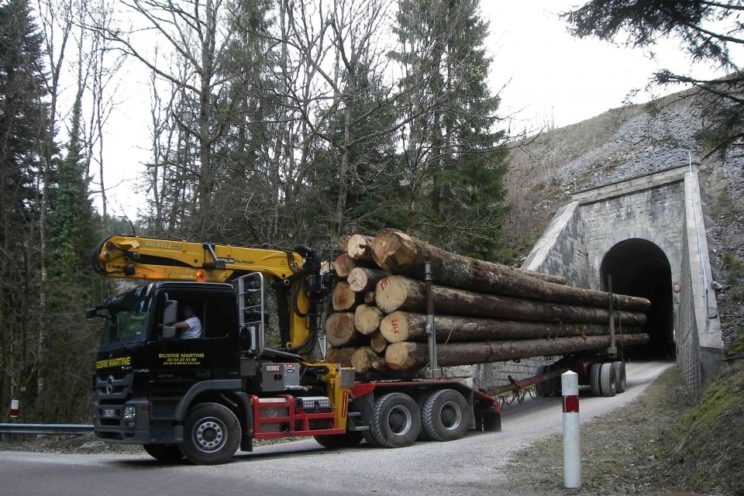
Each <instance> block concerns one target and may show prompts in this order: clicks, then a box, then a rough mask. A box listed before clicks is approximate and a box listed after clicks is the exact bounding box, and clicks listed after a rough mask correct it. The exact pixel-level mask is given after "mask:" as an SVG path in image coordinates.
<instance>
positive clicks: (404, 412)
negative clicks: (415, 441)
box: [387, 405, 413, 436]
mask: <svg viewBox="0 0 744 496" xmlns="http://www.w3.org/2000/svg"><path fill="white" fill-rule="evenodd" d="M387 425H388V427H389V428H390V432H392V433H393V434H395V435H396V436H405V435H406V434H408V431H410V430H411V426H412V425H413V415H411V412H410V410H408V408H405V407H403V406H400V405H398V406H394V407H393V408H391V409H390V412H389V413H388V415H387Z"/></svg>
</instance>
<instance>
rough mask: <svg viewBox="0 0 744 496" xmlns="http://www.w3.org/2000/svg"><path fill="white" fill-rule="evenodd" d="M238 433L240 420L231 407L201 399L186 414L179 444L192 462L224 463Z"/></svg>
mask: <svg viewBox="0 0 744 496" xmlns="http://www.w3.org/2000/svg"><path fill="white" fill-rule="evenodd" d="M240 436H241V429H240V422H238V418H237V417H236V416H235V414H234V413H233V412H232V410H230V409H229V408H227V407H226V406H224V405H220V404H219V403H201V404H199V405H196V406H195V407H193V408H192V409H191V410H190V411H189V414H188V416H187V417H186V423H185V424H184V431H183V443H181V445H180V448H181V451H182V452H183V454H184V456H185V457H186V458H187V459H188V460H189V461H190V462H192V463H194V464H196V465H216V464H219V463H227V462H229V461H230V460H231V459H232V457H233V455H235V452H236V451H237V450H238V446H239V445H240Z"/></svg>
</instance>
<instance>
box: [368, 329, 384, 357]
mask: <svg viewBox="0 0 744 496" xmlns="http://www.w3.org/2000/svg"><path fill="white" fill-rule="evenodd" d="M387 345H388V342H387V339H385V336H383V335H382V333H381V332H376V333H374V334H372V335H371V336H370V337H369V347H370V348H372V350H373V351H374V352H375V353H377V354H380V355H381V354H383V353H384V352H385V348H387Z"/></svg>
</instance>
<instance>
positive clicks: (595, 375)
mask: <svg viewBox="0 0 744 496" xmlns="http://www.w3.org/2000/svg"><path fill="white" fill-rule="evenodd" d="M601 372H602V364H601V363H593V364H592V366H591V367H590V368H589V386H590V387H591V389H592V396H602V389H601V388H600V385H599V377H600V375H601Z"/></svg>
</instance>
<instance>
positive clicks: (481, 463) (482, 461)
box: [0, 362, 671, 496]
mask: <svg viewBox="0 0 744 496" xmlns="http://www.w3.org/2000/svg"><path fill="white" fill-rule="evenodd" d="M670 365H671V364H670V363H666V362H644V363H632V364H628V367H627V375H628V389H627V390H626V391H625V392H624V393H623V394H621V395H618V396H615V397H613V398H593V397H588V396H583V395H582V397H581V406H580V410H581V412H580V415H581V420H582V422H585V421H587V420H589V419H591V418H594V417H596V416H601V415H604V414H607V413H609V412H610V411H612V410H614V409H616V408H620V407H622V406H623V405H625V404H627V403H628V402H631V401H633V400H635V399H636V398H637V397H638V396H639V395H640V394H641V393H642V392H643V391H644V390H645V388H646V386H648V385H649V384H650V383H651V382H653V380H654V379H655V378H656V377H657V376H658V375H659V374H661V372H663V371H664V370H665V369H666V368H667V367H669V366H670ZM560 430H561V399H560V398H538V399H534V400H527V401H525V402H524V403H522V404H514V405H511V406H508V407H506V408H504V410H503V412H502V431H501V432H494V433H485V434H484V433H472V434H469V435H468V436H466V437H465V438H463V439H460V440H457V441H452V442H449V443H436V442H426V443H417V444H415V445H414V446H410V447H408V448H402V449H395V450H389V449H382V448H371V447H368V446H366V445H364V444H363V445H361V446H359V447H358V448H354V449H346V450H342V451H328V450H325V449H324V448H322V447H320V445H318V444H317V443H316V442H315V441H314V440H312V439H307V440H301V441H294V442H290V443H284V444H278V445H272V446H263V447H258V448H256V450H255V451H254V452H252V453H239V454H238V456H237V457H236V458H235V460H234V461H233V462H232V463H229V464H226V465H220V466H216V467H200V466H192V465H190V464H188V463H186V462H181V463H177V464H172V465H161V464H158V463H156V462H155V461H154V460H152V459H151V458H150V457H149V456H147V455H146V454H144V452H143V454H142V455H141V456H138V455H60V454H42V453H22V452H10V451H0V495H1V496H80V495H88V494H90V495H106V496H114V495H127V496H136V495H143V494H155V495H158V496H168V495H173V496H192V495H193V496H196V495H200V496H202V495H215V496H217V495H219V496H232V495H241V496H250V495H277V496H282V495H316V494H323V495H325V496H334V495H339V496H340V495H350V494H364V495H380V494H405V495H421V496H424V495H425V496H432V495H449V494H452V495H455V494H456V495H460V494H464V495H480V494H483V495H485V494H489V495H493V494H504V491H503V488H502V485H503V484H504V483H505V482H506V481H507V480H508V479H507V478H508V473H507V472H506V471H505V470H504V467H505V464H506V463H507V461H508V460H509V457H510V455H512V454H513V453H514V452H515V451H516V450H518V449H520V448H522V447H524V446H527V445H529V444H530V443H532V442H534V441H536V440H537V439H540V438H543V437H545V436H549V435H551V434H554V433H558V432H560ZM555 463H556V467H557V468H558V469H560V468H561V467H562V460H556V462H555ZM560 477H561V475H560V474H558V475H557V478H558V480H561V479H560ZM500 488H501V489H500Z"/></svg>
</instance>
